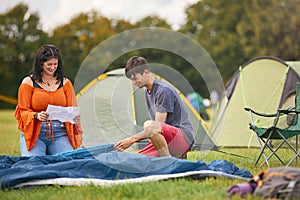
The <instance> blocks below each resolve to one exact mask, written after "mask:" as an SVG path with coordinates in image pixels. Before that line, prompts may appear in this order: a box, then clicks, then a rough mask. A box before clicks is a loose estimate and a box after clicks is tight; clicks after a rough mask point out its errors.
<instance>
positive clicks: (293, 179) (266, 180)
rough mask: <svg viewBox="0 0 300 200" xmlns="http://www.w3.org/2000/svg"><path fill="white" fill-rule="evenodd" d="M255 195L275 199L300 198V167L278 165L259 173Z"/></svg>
mask: <svg viewBox="0 0 300 200" xmlns="http://www.w3.org/2000/svg"><path fill="white" fill-rule="evenodd" d="M251 181H252V182H255V183H257V186H256V188H255V189H254V192H253V195H257V196H260V197H263V198H273V199H300V168H294V167H277V168H269V169H267V170H265V171H262V172H260V173H258V174H257V175H256V176H254V177H253V178H252V179H251V180H250V182H251Z"/></svg>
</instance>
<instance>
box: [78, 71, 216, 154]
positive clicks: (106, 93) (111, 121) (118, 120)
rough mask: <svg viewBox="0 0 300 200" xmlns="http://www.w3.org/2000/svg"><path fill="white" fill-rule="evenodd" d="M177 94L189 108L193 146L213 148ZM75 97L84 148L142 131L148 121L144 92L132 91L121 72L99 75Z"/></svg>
mask: <svg viewBox="0 0 300 200" xmlns="http://www.w3.org/2000/svg"><path fill="white" fill-rule="evenodd" d="M152 71H153V70H152ZM154 73H155V71H154ZM156 76H157V75H156ZM157 77H159V76H157ZM160 78H161V77H160ZM161 79H162V78H161ZM162 80H164V79H162ZM164 81H166V80H164ZM177 91H178V93H179V94H180V96H181V97H182V99H183V100H184V102H185V103H186V105H187V106H188V108H189V117H190V118H191V121H192V125H193V128H194V132H195V144H197V146H198V147H200V148H206V149H215V148H216V147H215V145H214V142H213V141H212V140H211V138H210V136H209V135H208V134H207V130H206V128H205V127H204V124H202V123H201V122H202V121H201V118H200V115H199V114H198V113H197V111H196V110H195V109H194V108H193V106H192V105H191V104H190V103H189V102H188V101H187V99H186V98H185V97H184V95H183V94H181V93H180V91H179V90H177ZM76 97H77V100H78V105H79V107H80V113H81V119H82V120H81V121H82V128H83V130H84V134H83V139H84V145H85V146H86V147H92V146H96V145H100V144H106V143H114V142H117V141H119V140H121V139H124V138H126V137H129V136H131V135H134V134H135V133H137V132H138V131H140V130H142V127H143V123H144V121H146V120H147V119H150V118H149V116H148V111H147V107H146V102H145V97H144V89H137V88H135V86H133V85H132V84H131V82H130V81H129V79H127V78H126V76H125V74H124V69H117V70H113V71H110V72H108V73H106V74H102V75H100V76H99V77H98V78H96V79H94V80H92V81H91V82H90V83H89V84H87V85H86V86H85V87H84V88H83V89H82V90H81V91H80V92H79V93H78V94H77V96H76Z"/></svg>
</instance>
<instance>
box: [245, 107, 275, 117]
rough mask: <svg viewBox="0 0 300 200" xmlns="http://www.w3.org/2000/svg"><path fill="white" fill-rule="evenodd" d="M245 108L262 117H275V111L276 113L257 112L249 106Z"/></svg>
mask: <svg viewBox="0 0 300 200" xmlns="http://www.w3.org/2000/svg"><path fill="white" fill-rule="evenodd" d="M245 110H246V111H248V112H251V113H253V114H256V115H258V116H262V117H276V116H277V113H276V114H266V113H259V112H256V111H254V110H252V109H251V108H245Z"/></svg>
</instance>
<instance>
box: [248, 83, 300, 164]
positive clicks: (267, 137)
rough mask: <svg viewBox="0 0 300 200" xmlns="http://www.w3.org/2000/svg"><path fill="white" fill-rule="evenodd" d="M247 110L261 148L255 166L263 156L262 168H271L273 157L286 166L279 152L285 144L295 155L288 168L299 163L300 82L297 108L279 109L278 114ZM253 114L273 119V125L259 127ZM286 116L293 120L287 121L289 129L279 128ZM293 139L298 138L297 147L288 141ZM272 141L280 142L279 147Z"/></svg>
mask: <svg viewBox="0 0 300 200" xmlns="http://www.w3.org/2000/svg"><path fill="white" fill-rule="evenodd" d="M245 110H246V111H249V112H250V118H251V123H250V124H249V125H250V129H251V130H253V131H254V132H255V134H256V137H257V139H258V143H259V146H260V148H261V151H260V153H259V155H258V157H257V159H256V161H255V165H256V164H257V163H258V161H259V160H260V159H261V157H262V156H263V158H264V161H263V163H261V165H260V166H262V165H263V164H264V163H266V164H267V165H268V167H270V164H269V159H270V158H271V157H273V156H275V157H276V158H277V159H278V160H279V161H280V162H281V163H282V164H283V165H285V163H284V161H283V160H282V159H281V158H280V156H279V155H278V152H277V151H278V150H279V149H280V148H282V145H283V144H284V143H286V144H287V147H289V148H290V149H291V150H292V151H293V152H294V153H295V156H293V157H292V159H291V160H290V161H289V162H288V163H287V165H286V166H289V165H290V164H291V163H292V162H293V161H295V160H296V161H297V163H298V157H300V155H299V150H298V135H299V134H300V82H297V88H296V97H295V107H293V108H289V109H279V110H278V111H277V113H276V114H263V113H258V112H255V111H253V110H252V109H251V108H245ZM253 114H255V115H258V116H261V117H267V118H269V117H273V118H274V121H273V124H272V125H271V127H268V128H265V127H257V126H256V124H255V120H254V117H253ZM284 115H285V117H287V119H291V120H289V121H290V122H288V121H287V124H288V127H287V128H279V126H278V122H279V118H280V117H281V116H284ZM292 137H295V138H296V141H295V145H293V144H292V143H291V141H289V140H288V139H289V138H292ZM271 140H279V141H280V143H279V144H278V145H277V146H273V144H271ZM268 149H269V150H270V151H271V153H269V154H268V153H267V150H268Z"/></svg>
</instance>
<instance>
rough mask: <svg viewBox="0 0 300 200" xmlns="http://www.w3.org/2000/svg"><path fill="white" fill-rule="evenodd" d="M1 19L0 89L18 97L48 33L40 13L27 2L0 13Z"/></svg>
mask: <svg viewBox="0 0 300 200" xmlns="http://www.w3.org/2000/svg"><path fill="white" fill-rule="evenodd" d="M0 21H1V25H0V79H1V81H2V84H1V85H0V91H1V93H2V94H4V95H7V96H13V97H16V95H17V89H18V86H19V84H20V83H21V81H22V79H23V77H24V76H25V75H26V74H27V73H28V72H29V71H30V69H31V67H32V63H33V59H34V55H35V52H36V51H37V49H38V48H39V47H40V45H41V44H42V43H44V42H45V41H47V34H46V33H44V32H43V31H42V30H41V29H40V24H39V16H38V15H37V14H34V13H33V14H31V13H28V7H27V6H26V5H24V4H19V5H17V6H16V7H14V8H12V9H11V10H9V11H8V12H7V13H4V14H2V15H0ZM0 105H1V104H0ZM3 106H8V105H5V104H4V105H3Z"/></svg>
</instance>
